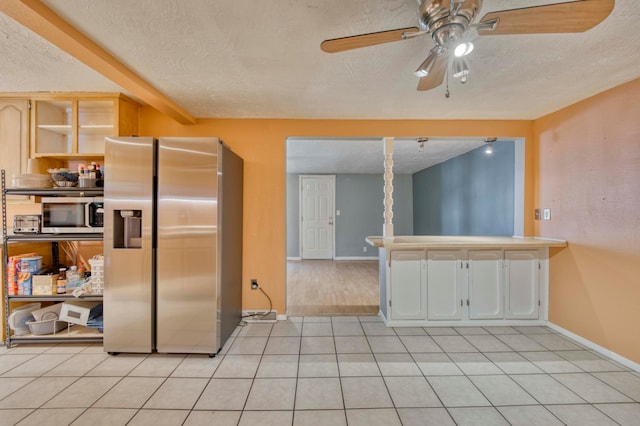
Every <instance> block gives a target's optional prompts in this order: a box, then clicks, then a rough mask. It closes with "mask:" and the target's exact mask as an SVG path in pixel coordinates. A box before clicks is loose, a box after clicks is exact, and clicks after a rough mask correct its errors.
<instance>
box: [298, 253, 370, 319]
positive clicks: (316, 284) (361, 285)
mask: <svg viewBox="0 0 640 426" xmlns="http://www.w3.org/2000/svg"><path fill="white" fill-rule="evenodd" d="M379 301H380V295H379V289H378V261H377V260H301V261H297V260H296V261H292V260H290V261H287V311H288V313H289V315H295V316H298V315H307V316H308V315H377V314H378V311H379Z"/></svg>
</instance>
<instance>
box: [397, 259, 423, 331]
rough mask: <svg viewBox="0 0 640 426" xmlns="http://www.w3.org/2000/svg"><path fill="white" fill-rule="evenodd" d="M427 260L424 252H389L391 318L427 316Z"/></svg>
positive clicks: (421, 317)
mask: <svg viewBox="0 0 640 426" xmlns="http://www.w3.org/2000/svg"><path fill="white" fill-rule="evenodd" d="M426 270H427V260H426V252H425V251H424V250H415V251H392V252H391V274H390V278H391V292H390V296H391V297H390V302H389V309H390V311H391V318H392V319H394V320H399V319H414V320H416V319H425V318H426V316H427V274H426V272H427V271H426Z"/></svg>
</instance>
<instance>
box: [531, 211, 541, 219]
mask: <svg viewBox="0 0 640 426" xmlns="http://www.w3.org/2000/svg"><path fill="white" fill-rule="evenodd" d="M533 214H534V217H535V219H536V220H540V219H541V218H540V209H535V210H534V211H533Z"/></svg>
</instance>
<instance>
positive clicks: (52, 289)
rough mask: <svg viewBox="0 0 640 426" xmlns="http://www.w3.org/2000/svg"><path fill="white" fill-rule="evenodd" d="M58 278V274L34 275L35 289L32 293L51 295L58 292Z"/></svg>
mask: <svg viewBox="0 0 640 426" xmlns="http://www.w3.org/2000/svg"><path fill="white" fill-rule="evenodd" d="M57 280H58V274H54V275H34V276H33V280H32V281H33V289H32V291H31V294H33V295H34V296H51V295H53V294H57V292H58V289H57V288H56V281H57Z"/></svg>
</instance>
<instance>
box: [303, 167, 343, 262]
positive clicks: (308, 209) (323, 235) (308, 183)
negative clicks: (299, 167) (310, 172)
mask: <svg viewBox="0 0 640 426" xmlns="http://www.w3.org/2000/svg"><path fill="white" fill-rule="evenodd" d="M335 182H336V180H335V176H301V177H300V201H301V202H300V204H301V206H300V224H301V226H300V228H301V232H300V234H301V236H302V237H301V240H302V241H301V245H300V251H301V256H302V258H303V259H333V236H334V230H333V222H334V220H333V204H334V194H335Z"/></svg>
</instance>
